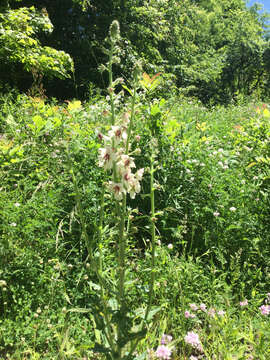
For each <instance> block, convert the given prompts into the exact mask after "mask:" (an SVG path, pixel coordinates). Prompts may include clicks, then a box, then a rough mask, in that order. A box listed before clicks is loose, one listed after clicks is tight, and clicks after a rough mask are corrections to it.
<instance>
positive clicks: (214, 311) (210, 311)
mask: <svg viewBox="0 0 270 360" xmlns="http://www.w3.org/2000/svg"><path fill="white" fill-rule="evenodd" d="M215 314H216V310H215V309H214V308H211V309H209V310H208V315H209V316H211V317H214V316H215Z"/></svg>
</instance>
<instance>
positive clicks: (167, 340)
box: [160, 334, 172, 345]
mask: <svg viewBox="0 0 270 360" xmlns="http://www.w3.org/2000/svg"><path fill="white" fill-rule="evenodd" d="M171 341H172V336H171V335H167V334H163V335H162V338H161V341H160V342H161V345H166V344H168V343H170V342H171Z"/></svg>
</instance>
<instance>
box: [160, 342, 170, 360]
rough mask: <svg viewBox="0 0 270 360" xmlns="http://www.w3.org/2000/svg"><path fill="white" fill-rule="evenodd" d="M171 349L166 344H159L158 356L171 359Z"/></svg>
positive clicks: (167, 359) (166, 359)
mask: <svg viewBox="0 0 270 360" xmlns="http://www.w3.org/2000/svg"><path fill="white" fill-rule="evenodd" d="M171 353H172V352H171V350H170V349H169V348H168V347H167V346H165V345H159V347H158V348H157V351H156V356H157V357H158V358H159V359H165V360H169V359H170V358H171Z"/></svg>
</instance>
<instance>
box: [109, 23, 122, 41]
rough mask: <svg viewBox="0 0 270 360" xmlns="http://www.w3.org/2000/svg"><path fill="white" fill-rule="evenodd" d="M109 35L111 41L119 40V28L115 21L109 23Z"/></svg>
mask: <svg viewBox="0 0 270 360" xmlns="http://www.w3.org/2000/svg"><path fill="white" fill-rule="evenodd" d="M109 34H110V38H111V40H112V41H116V40H118V39H119V38H120V26H119V22H118V21H117V20H114V21H113V22H112V23H111V26H110V30H109Z"/></svg>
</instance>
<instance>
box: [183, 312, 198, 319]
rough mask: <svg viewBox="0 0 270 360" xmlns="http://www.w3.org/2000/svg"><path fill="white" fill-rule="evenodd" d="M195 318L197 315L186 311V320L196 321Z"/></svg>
mask: <svg viewBox="0 0 270 360" xmlns="http://www.w3.org/2000/svg"><path fill="white" fill-rule="evenodd" d="M195 317H196V316H195V314H192V313H190V312H189V311H188V310H186V311H185V318H186V319H188V318H191V319H194V318H195Z"/></svg>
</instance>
